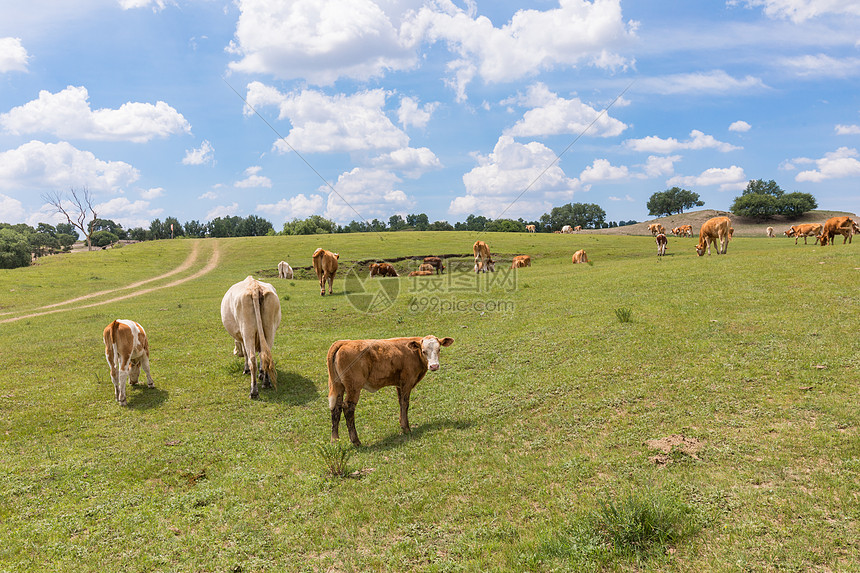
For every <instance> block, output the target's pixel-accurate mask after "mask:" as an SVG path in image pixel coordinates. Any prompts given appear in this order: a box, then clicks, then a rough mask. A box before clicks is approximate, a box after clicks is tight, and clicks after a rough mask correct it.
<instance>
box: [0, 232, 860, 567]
mask: <svg viewBox="0 0 860 573" xmlns="http://www.w3.org/2000/svg"><path fill="white" fill-rule="evenodd" d="M477 236H478V235H477V234H476V233H466V232H463V233H460V232H447V233H432V232H424V233H386V234H383V235H374V234H363V235H325V236H316V237H267V238H247V239H219V240H216V239H205V240H197V241H193V240H176V241H157V242H149V243H140V244H136V245H131V246H127V247H124V248H122V249H114V250H108V251H96V252H92V253H80V254H74V255H67V256H56V257H50V258H44V259H41V260H40V261H39V263H38V264H37V265H35V266H33V267H30V268H25V269H17V270H11V271H10V270H0V460H2V464H0V539H2V540H3V543H2V544H0V571H3V572H5V571H15V572H18V571H22V572H29V571H58V572H60V571H61V572H68V571H99V572H103V573H107V572H113V571H118V572H119V571H122V572H127V571H183V572H184V571H235V572H239V571H241V572H250V571H273V572H274V571H326V572H327V571H331V572H350V571H391V572H401V571H422V572H425V571H426V572H431V571H432V572H436V571H475V572H479V571H480V572H484V571H499V572H501V571H600V570H620V571H642V570H648V571H689V572H701V571H810V570H812V571H860V541H858V540H860V531H858V529H860V528H858V521H860V488H858V485H860V436H858V424H860V410H858V404H859V403H860V394H858V388H860V335H858V321H857V317H858V312H860V288H858V284H860V280H858V279H860V245H844V246H843V245H841V244H837V245H835V246H832V247H827V248H821V247H816V246H813V245H811V244H810V245H808V246H804V245H802V244H801V245H798V246H795V245H794V242H793V241H791V240H789V239H766V238H736V239H735V240H734V241H733V242H732V243H731V245H730V246H729V252H728V255H727V256H725V257H723V256H716V255H712V256H710V257H707V256H706V257H702V258H699V257H696V255H695V252H694V249H693V245H694V243H695V240H694V239H675V238H670V239H669V248H668V256H666V257H664V258H662V259H658V257H657V256H656V246H655V245H654V242H653V239H652V238H651V237H626V236H605V235H599V236H598V235H585V234H580V235H564V236H560V235H526V234H487V235H483V236H481V238H482V239H483V240H485V241H486V242H487V243H488V244H489V245H490V247H491V250H492V251H493V253H494V254H496V256H497V258H498V259H500V261H501V262H500V263H499V267H500V268H506V267H507V266H509V265H510V258H511V256H512V255H515V254H530V255H532V258H533V266H532V267H531V268H526V269H521V270H518V271H517V272H516V273H517V274H516V275H510V274H509V273H508V271H505V272H504V273H503V272H499V273H496V275H495V276H493V277H491V280H489V281H488V280H487V279H488V277H487V276H481V277H479V278H476V277H475V275H474V274H473V273H469V272H466V271H462V272H458V271H455V272H454V273H451V274H449V275H445V276H444V277H442V278H438V279H437V278H433V279H432V280H431V281H430V282H428V281H427V279H424V281H423V282H416V281H415V280H414V279H409V278H405V277H402V278H400V279H384V280H386V281H395V283H393V284H396V286H397V289H398V295H397V296H396V298H395V299H394V300H393V303H392V305H391V306H390V307H388V308H387V309H385V310H382V311H380V312H377V313H366V312H360V311H359V310H357V308H356V306H355V302H356V300H358V299H357V298H356V297H355V296H353V295H355V294H356V293H357V291H356V288H357V287H356V285H361V283H360V282H356V281H354V280H353V282H352V283H350V282H349V281H348V280H346V277H347V276H348V275H349V270H350V268H351V267H352V266H353V263H354V262H355V261H362V260H368V259H373V258H380V259H381V258H391V259H399V258H401V257H407V256H414V255H422V256H423V255H438V254H465V253H469V252H470V251H471V245H472V243H473V242H474V241H475V239H476V238H477ZM319 246H322V247H325V248H327V249H329V250H333V251H337V252H339V253H340V272H339V275H338V278H337V280H336V281H335V294H334V296H331V297H329V296H326V297H320V296H319V286H318V284H317V282H316V280H315V278H310V272H309V271H307V270H301V269H300V268H299V267H308V266H310V264H311V253H312V252H313V250H314V249H315V248H316V247H319ZM579 248H584V249H585V250H586V251H587V252H588V255H589V258H590V259H591V260H592V262H593V264H591V265H572V264H571V263H570V256H571V254H572V253H573V252H574V251H575V250H577V249H579ZM216 253H217V255H218V257H219V258H218V264H217V266H216V267H215V268H214V270H211V272H208V273H205V274H200V275H199V276H197V277H196V278H192V277H194V276H195V274H198V273H200V272H201V271H202V270H204V268H205V266H206V264H207V262H208V261H210V260H211V257H212V256H214V255H215V254H216ZM280 260H286V261H288V262H289V263H290V264H291V265H292V266H293V267H294V268H297V269H298V278H296V279H294V280H279V279H277V270H276V265H277V263H278V261H280ZM461 260H462V262H463V264H464V265H468V266H471V265H469V263H468V261H469V259H468V258H464V259H461ZM505 260H506V261H507V265H505V264H504V261H505ZM183 262H189V264H188V267H187V268H186V269H185V270H181V271H180V272H178V273H176V274H173V275H172V276H169V277H165V278H161V279H157V280H154V281H151V282H148V283H146V284H144V285H142V286H139V287H134V288H123V287H126V286H128V285H132V284H134V283H136V282H139V281H143V280H146V279H149V278H152V277H158V276H160V275H162V274H165V273H168V272H170V271H171V270H173V269H175V268H176V267H179V266H180V265H182V264H183ZM448 264H449V266H453V265H452V262H450V261H449V263H448ZM395 265H396V266H397V267H398V269H399V270H401V271H403V270H409V269H414V268H416V267H417V262H414V261H411V260H409V259H405V260H401V261H398V262H397V263H395ZM362 273H363V274H362V276H364V274H366V273H365V271H363V270H362ZM249 274H250V275H254V276H255V277H257V278H261V279H262V280H266V281H269V282H272V283H273V284H274V286H275V288H276V289H277V291H278V294H279V296H280V298H281V305H282V314H283V319H282V322H281V327H280V329H279V331H278V334H277V338H276V340H275V346H274V355H275V362H276V365H277V368H278V371H279V377H278V389H277V390H261V391H260V399H259V400H257V401H252V400H250V399H249V397H248V393H249V390H250V382H249V380H248V378H247V376H243V375H242V364H241V361H240V360H239V359H236V358H234V357H233V355H232V348H233V343H232V340H231V339H230V337H229V336H228V335H227V333H226V332H225V331H224V329H223V327H222V325H221V320H220V314H219V305H220V300H221V297H222V296H223V294H224V292H225V291H226V290H227V288H229V286H230V285H232V284H233V283H235V282H238V281H240V280H242V279H244V278H245V276H247V275H249ZM182 279H188V280H184V281H183V280H182ZM375 280H376V279H375ZM175 281H179V282H177V284H175V285H174V286H167V285H169V284H170V283H173V282H175ZM380 284H381V283H379V282H375V283H368V284H365V285H364V287H365V288H370V289H371V291H372V290H373V289H374V288H376V289H378V288H379V285H380ZM386 284H387V285H391V284H392V283H386ZM345 288H347V289H348V290H349V291H350V294H349V295H345V294H344V289H345ZM142 289H153V290H149V292H146V293H144V294H140V295H139V296H126V297H125V298H123V299H121V300H118V301H115V302H111V303H107V304H98V303H101V302H104V301H107V300H111V299H113V298H116V297H122V296H125V295H130V294H134V293H135V292H137V291H139V290H142ZM103 291H108V292H104V294H100V295H97V296H93V297H89V298H87V299H84V300H82V301H80V302H78V303H71V304H65V305H63V304H60V305H58V306H54V307H52V308H51V309H42V307H45V306H46V305H51V304H56V303H62V302H63V301H66V300H69V299H72V298H75V297H80V296H84V295H87V294H91V293H98V292H103ZM387 292H390V291H387ZM40 309H41V310H40ZM618 309H629V312H630V316H631V318H632V321H631V322H621V321H620V320H619V318H618V316H617V315H616V310H618ZM47 310H52V311H53V312H51V313H50V314H45V312H47ZM115 318H131V319H134V320H137V321H138V322H140V323H141V324H142V325H143V326H144V327H145V328H146V330H147V332H148V334H149V341H150V348H151V353H152V358H151V362H152V375H153V377H154V379H155V384H156V388H155V389H147V388H146V387H145V385H143V386H142V387H135V388H131V389H130V390H129V393H128V401H129V406H128V407H126V408H123V407H120V406H119V405H117V404H116V402H115V401H114V399H113V386H112V384H111V381H110V376H109V372H108V367H107V364H106V362H105V359H104V346H103V343H102V340H101V333H102V329H103V328H104V327H105V325H107V324H108V323H109V322H110V321H111V320H113V319H115ZM426 334H435V335H437V336H440V337H442V336H451V337H453V338H454V344H453V345H452V346H451V347H449V348H445V349H443V352H442V356H441V358H442V367H441V369H440V370H439V371H438V372H430V373H428V374H427V376H426V377H425V378H424V380H423V381H422V382H421V383H420V384H419V385H418V387H417V388H416V389H415V391H414V392H413V393H412V401H411V408H410V422H411V424H412V428H413V431H412V434H411V435H408V436H407V435H402V434H401V433H400V427H399V424H398V421H397V417H398V407H397V398H396V393H395V391H394V389H392V388H385V389H382V390H380V391H379V392H377V393H375V394H373V393H369V392H364V393H362V397H361V401H360V403H359V405H358V409H357V412H356V426H357V428H358V432H359V435H360V437H361V440H362V442H363V443H364V446H363V447H361V448H359V449H357V450H356V451H354V452H352V456H351V458H350V460H349V470H350V471H349V473H351V474H352V475H353V477H347V478H337V477H332V476H331V475H328V474H327V471H326V468H327V465H326V463H325V460H323V459H322V457H321V455H320V446H322V445H324V444H327V443H328V440H329V433H330V416H329V411H328V401H327V374H326V366H325V355H326V351H327V350H328V347H329V346H330V345H331V343H332V342H334V341H335V340H338V339H342V338H388V337H394V336H423V335H426ZM671 436H683V437H685V438H686V440H685V442H684V443H686V444H693V445H695V448H692V449H688V448H686V447H683V444H682V445H676V446H675V447H672V448H671V450H668V451H665V452H661V451H659V450H657V449H654V447H652V446H653V442H652V444H651V445H649V441H651V440H657V439H661V438H669V437H671ZM341 442H342V443H344V444H347V443H348V440H347V438H346V428H345V424H342V426H341ZM667 442H669V441H668V440H667ZM669 443H671V442H669ZM643 516H644V517H643ZM619 531H622V532H623V533H624V534H621V533H619ZM652 531H656V532H657V533H656V534H655V535H653V536H650V537H648V536H646V535H645V534H646V533H650V532H652Z"/></svg>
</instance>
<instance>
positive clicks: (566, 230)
mask: <svg viewBox="0 0 860 573" xmlns="http://www.w3.org/2000/svg"><path fill="white" fill-rule="evenodd" d="M561 232H562V233H563V234H565V235H567V234H570V233H573V227H571V226H570V225H565V226H564V227H562V228H561Z"/></svg>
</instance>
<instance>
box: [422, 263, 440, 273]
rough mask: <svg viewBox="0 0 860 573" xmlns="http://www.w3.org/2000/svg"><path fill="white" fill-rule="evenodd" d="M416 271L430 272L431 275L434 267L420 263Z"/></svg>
mask: <svg viewBox="0 0 860 573" xmlns="http://www.w3.org/2000/svg"><path fill="white" fill-rule="evenodd" d="M418 270H419V271H430V272H431V273H432V272H434V271H435V270H436V267H434V266H433V265H430V264H427V263H421V264H420V265H418Z"/></svg>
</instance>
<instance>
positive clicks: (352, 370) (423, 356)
mask: <svg viewBox="0 0 860 573" xmlns="http://www.w3.org/2000/svg"><path fill="white" fill-rule="evenodd" d="M453 342H454V339H453V338H442V339H441V340H440V339H439V338H436V337H435V336H432V335H431V336H425V337H424V338H421V337H418V336H414V337H406V338H389V339H387V340H338V341H337V342H335V343H334V344H332V345H331V348H329V349H328V355H327V356H326V364H327V365H328V407H329V410H331V440H332V441H333V442H334V441H337V440H338V438H339V435H338V427H339V426H340V414H341V412H343V413H344V417H345V418H346V427H347V429H348V430H349V439H350V441H351V442H352V443H353V444H355V445H356V446H360V445H361V441H360V440H359V439H358V432H356V430H355V407H356V405H357V404H358V398H359V395H360V394H361V390H362V389H363V388H367V389H368V390H369V391H371V392H376V391H377V390H379V389H380V388H383V387H385V386H394V387H396V388H397V398H398V400H399V401H400V427H401V428H402V429H403V431H404V432H407V433H408V432H410V431H411V428H410V427H409V394H410V393H411V392H412V389H413V388H415V385H416V384H418V383H419V382H420V381H421V379H422V378H424V375H425V374H426V373H427V370H428V369H429V370H432V371H436V370H439V351H440V350H441V348H442V347H443V346H451V344H453Z"/></svg>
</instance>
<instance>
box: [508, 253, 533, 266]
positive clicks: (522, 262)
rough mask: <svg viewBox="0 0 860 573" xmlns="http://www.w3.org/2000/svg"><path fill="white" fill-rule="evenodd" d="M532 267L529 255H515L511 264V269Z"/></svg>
mask: <svg viewBox="0 0 860 573" xmlns="http://www.w3.org/2000/svg"><path fill="white" fill-rule="evenodd" d="M530 266H532V258H531V257H530V256H529V255H517V256H515V257H514V260H513V262H512V263H511V268H512V269H521V268H523V267H530Z"/></svg>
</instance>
